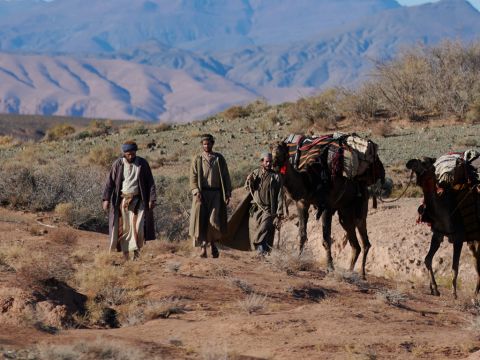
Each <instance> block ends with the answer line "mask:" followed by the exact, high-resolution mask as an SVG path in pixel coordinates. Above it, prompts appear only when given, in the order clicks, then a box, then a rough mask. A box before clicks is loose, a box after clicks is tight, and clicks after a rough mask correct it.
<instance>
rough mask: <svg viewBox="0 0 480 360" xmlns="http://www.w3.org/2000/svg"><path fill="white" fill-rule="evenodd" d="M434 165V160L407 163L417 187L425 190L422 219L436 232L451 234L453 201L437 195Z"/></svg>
mask: <svg viewBox="0 0 480 360" xmlns="http://www.w3.org/2000/svg"><path fill="white" fill-rule="evenodd" d="M434 163H435V159H433V158H423V159H422V160H419V159H412V160H410V161H408V162H407V168H408V169H410V170H412V171H413V172H414V173H415V175H416V176H417V185H418V186H420V187H421V188H422V190H423V195H424V202H425V205H424V206H422V209H421V210H422V211H421V212H420V214H421V215H422V218H425V219H427V220H428V222H429V223H431V224H432V228H433V229H434V230H436V231H439V232H441V233H443V234H451V233H452V232H453V229H454V226H453V223H452V217H451V214H450V212H451V209H452V205H451V203H450V200H451V199H450V197H449V196H446V195H445V194H444V195H439V194H437V189H436V178H435V167H434V166H433V164H434Z"/></svg>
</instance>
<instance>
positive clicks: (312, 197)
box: [272, 142, 385, 278]
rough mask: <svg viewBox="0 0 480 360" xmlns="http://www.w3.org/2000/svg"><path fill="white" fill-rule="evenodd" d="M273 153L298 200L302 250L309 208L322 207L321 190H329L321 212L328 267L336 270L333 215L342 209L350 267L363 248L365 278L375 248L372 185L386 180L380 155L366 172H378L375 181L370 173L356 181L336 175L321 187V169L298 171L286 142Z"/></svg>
mask: <svg viewBox="0 0 480 360" xmlns="http://www.w3.org/2000/svg"><path fill="white" fill-rule="evenodd" d="M327 146H328V145H327ZM272 155H273V165H274V167H276V168H277V169H280V168H283V171H282V173H283V175H282V178H283V185H284V187H285V190H286V192H287V194H288V195H289V197H290V198H291V199H292V200H294V201H295V203H296V207H297V211H298V217H299V229H298V231H299V239H300V252H302V251H303V249H304V246H305V243H306V242H307V222H308V217H309V214H308V211H309V208H310V206H312V205H313V206H315V207H319V206H320V205H319V203H318V202H319V196H318V193H317V191H323V192H327V191H328V192H327V193H324V194H322V196H324V199H325V204H324V206H325V209H324V211H323V213H322V215H321V217H322V233H323V234H322V235H323V242H322V244H323V247H324V248H325V250H326V257H327V267H328V270H330V271H332V270H333V269H334V266H333V258H332V250H331V245H332V240H331V227H332V218H333V215H334V214H335V212H338V216H339V220H340V224H341V226H342V227H343V229H344V230H345V232H346V235H347V239H348V242H349V243H350V246H351V247H352V256H351V260H350V270H351V271H353V269H354V268H355V263H356V262H357V259H358V257H359V255H360V252H361V251H362V248H363V256H362V277H363V278H365V265H366V261H367V255H368V251H369V249H370V247H371V244H370V241H369V239H368V233H367V213H368V185H372V183H374V182H375V181H376V180H381V181H384V179H385V170H384V168H383V165H382V163H381V161H380V159H378V157H376V159H375V162H374V164H372V165H371V169H369V170H367V171H366V174H372V173H374V174H375V180H374V181H373V182H369V181H368V179H367V178H368V176H367V177H365V178H364V179H355V180H350V179H347V178H346V177H343V176H336V177H334V178H333V179H332V180H331V181H330V184H329V186H328V188H325V187H323V188H322V187H320V188H319V186H318V185H319V184H320V181H321V180H320V178H319V177H318V176H317V174H318V172H316V171H314V169H309V170H312V171H298V170H296V169H295V168H294V166H293V165H292V164H291V163H290V161H289V153H288V146H287V144H286V143H285V142H279V143H277V144H276V145H275V146H274V148H273V149H272ZM320 166H322V167H327V168H328V164H327V161H326V160H325V159H324V160H323V161H322V164H320ZM317 170H318V169H317ZM356 229H358V232H359V234H360V239H361V242H362V247H360V245H359V241H358V238H357V235H356V231H355V230H356Z"/></svg>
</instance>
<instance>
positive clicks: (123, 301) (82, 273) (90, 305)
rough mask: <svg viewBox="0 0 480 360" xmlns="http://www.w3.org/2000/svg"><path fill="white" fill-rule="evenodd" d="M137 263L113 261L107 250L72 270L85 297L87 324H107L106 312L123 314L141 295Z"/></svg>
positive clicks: (141, 288) (140, 281)
mask: <svg viewBox="0 0 480 360" xmlns="http://www.w3.org/2000/svg"><path fill="white" fill-rule="evenodd" d="M140 273H141V270H140V265H139V264H138V263H133V262H126V263H124V264H123V265H122V266H118V265H116V263H115V261H114V258H113V257H112V256H111V255H110V254H107V253H101V254H97V255H96V256H95V259H94V262H93V263H89V264H83V265H82V266H81V267H80V269H79V270H78V271H77V272H76V274H75V283H76V285H77V287H78V288H79V289H80V291H81V292H82V293H84V294H85V295H86V296H87V297H88V301H87V318H88V322H89V323H90V324H97V325H106V323H107V324H108V323H112V322H113V323H115V322H116V315H112V316H114V317H115V319H114V321H106V320H105V317H106V314H109V313H112V314H117V313H118V314H119V316H123V314H124V313H126V312H128V308H129V304H131V303H136V302H138V301H139V299H142V298H143V297H144V292H143V287H142V280H141V277H140Z"/></svg>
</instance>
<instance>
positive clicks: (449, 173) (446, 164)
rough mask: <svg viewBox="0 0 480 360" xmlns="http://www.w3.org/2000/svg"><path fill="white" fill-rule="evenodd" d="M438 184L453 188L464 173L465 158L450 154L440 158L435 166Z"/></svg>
mask: <svg viewBox="0 0 480 360" xmlns="http://www.w3.org/2000/svg"><path fill="white" fill-rule="evenodd" d="M433 166H434V167H435V177H436V178H437V182H438V183H439V184H443V185H450V186H453V185H455V184H456V183H457V179H458V177H459V176H460V175H461V174H459V172H462V173H463V158H462V155H461V154H448V155H442V156H440V157H439V158H438V159H437V161H435V163H434V164H433Z"/></svg>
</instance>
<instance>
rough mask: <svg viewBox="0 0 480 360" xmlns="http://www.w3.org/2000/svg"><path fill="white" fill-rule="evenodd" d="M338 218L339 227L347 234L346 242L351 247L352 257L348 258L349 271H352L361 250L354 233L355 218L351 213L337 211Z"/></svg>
mask: <svg viewBox="0 0 480 360" xmlns="http://www.w3.org/2000/svg"><path fill="white" fill-rule="evenodd" d="M338 216H339V219H340V225H342V227H343V229H344V230H345V232H346V233H347V238H348V242H349V243H350V246H351V247H352V257H351V258H350V271H353V270H354V268H355V263H356V262H357V259H358V256H359V255H360V252H361V251H362V248H361V247H360V244H359V243H358V239H357V234H356V232H355V217H354V216H353V213H352V212H351V211H347V212H343V211H342V212H341V211H339V212H338Z"/></svg>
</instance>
